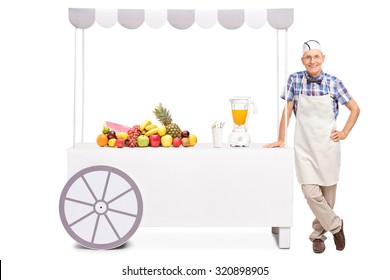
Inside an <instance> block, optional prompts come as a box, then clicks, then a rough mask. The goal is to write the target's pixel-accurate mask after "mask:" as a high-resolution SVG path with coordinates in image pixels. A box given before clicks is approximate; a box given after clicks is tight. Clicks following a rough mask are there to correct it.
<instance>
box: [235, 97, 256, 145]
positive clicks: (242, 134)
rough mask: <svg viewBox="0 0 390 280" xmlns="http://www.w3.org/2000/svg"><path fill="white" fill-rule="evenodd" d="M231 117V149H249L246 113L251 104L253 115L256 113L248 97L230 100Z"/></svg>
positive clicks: (249, 139)
mask: <svg viewBox="0 0 390 280" xmlns="http://www.w3.org/2000/svg"><path fill="white" fill-rule="evenodd" d="M230 102H231V107H232V116H233V123H234V124H233V131H232V132H231V133H230V135H229V144H230V146H231V147H249V144H250V142H251V138H250V136H249V133H248V125H247V123H248V115H249V114H248V112H249V107H250V105H251V104H252V106H253V110H254V113H255V114H256V113H257V108H256V105H255V103H254V102H253V101H252V99H251V98H250V97H233V98H230Z"/></svg>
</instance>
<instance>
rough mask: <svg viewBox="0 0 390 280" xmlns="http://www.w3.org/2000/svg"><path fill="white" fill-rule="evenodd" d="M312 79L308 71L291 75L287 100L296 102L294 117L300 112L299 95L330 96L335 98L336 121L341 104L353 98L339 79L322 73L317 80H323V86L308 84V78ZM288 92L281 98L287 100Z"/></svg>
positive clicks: (288, 82)
mask: <svg viewBox="0 0 390 280" xmlns="http://www.w3.org/2000/svg"><path fill="white" fill-rule="evenodd" d="M306 77H310V76H309V74H308V73H307V71H300V72H296V73H293V74H291V75H290V77H289V78H288V81H287V85H286V87H287V100H288V101H294V115H295V116H296V114H297V111H298V98H299V94H300V93H301V94H307V95H308V96H321V95H326V94H330V96H331V97H332V98H333V112H334V115H335V119H336V118H337V116H338V114H339V104H341V105H344V104H346V103H348V102H349V101H350V100H351V98H352V96H351V95H350V94H349V93H348V91H347V89H346V88H345V86H344V84H343V83H342V81H341V80H339V79H338V78H336V77H334V76H332V75H329V74H326V73H324V72H322V71H321V73H320V75H319V76H318V77H317V78H316V80H322V82H321V84H317V83H311V84H309V83H307V78H306ZM285 92H286V90H284V91H283V94H282V96H281V98H283V99H285V94H284V93H285Z"/></svg>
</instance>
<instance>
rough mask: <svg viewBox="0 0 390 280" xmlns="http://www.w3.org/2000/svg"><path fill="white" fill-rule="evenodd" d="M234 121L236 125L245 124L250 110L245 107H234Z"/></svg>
mask: <svg viewBox="0 0 390 280" xmlns="http://www.w3.org/2000/svg"><path fill="white" fill-rule="evenodd" d="M232 114H233V121H234V123H235V124H236V125H243V124H245V122H246V117H247V115H248V110H247V109H246V110H244V109H233V110H232Z"/></svg>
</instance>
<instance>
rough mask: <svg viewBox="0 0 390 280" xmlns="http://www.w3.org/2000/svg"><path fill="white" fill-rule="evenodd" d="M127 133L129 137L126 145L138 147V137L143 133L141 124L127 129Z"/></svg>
mask: <svg viewBox="0 0 390 280" xmlns="http://www.w3.org/2000/svg"><path fill="white" fill-rule="evenodd" d="M127 134H128V135H129V137H128V138H127V141H126V146H127V147H130V148H134V147H138V145H137V138H138V136H140V135H141V134H142V132H141V130H140V126H139V125H138V124H136V125H134V126H133V127H131V128H130V129H129V131H127Z"/></svg>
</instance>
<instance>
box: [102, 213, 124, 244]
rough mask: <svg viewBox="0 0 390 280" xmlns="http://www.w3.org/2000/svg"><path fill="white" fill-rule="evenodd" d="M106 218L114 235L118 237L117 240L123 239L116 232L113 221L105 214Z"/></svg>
mask: <svg viewBox="0 0 390 280" xmlns="http://www.w3.org/2000/svg"><path fill="white" fill-rule="evenodd" d="M104 217H106V219H107V222H108V223H109V224H110V226H111V228H112V230H113V231H114V233H115V235H116V238H118V240H119V239H120V238H121V237H120V236H119V233H118V232H117V231H116V229H115V227H114V225H113V224H112V223H111V220H110V219H109V218H108V216H107V214H104Z"/></svg>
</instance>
